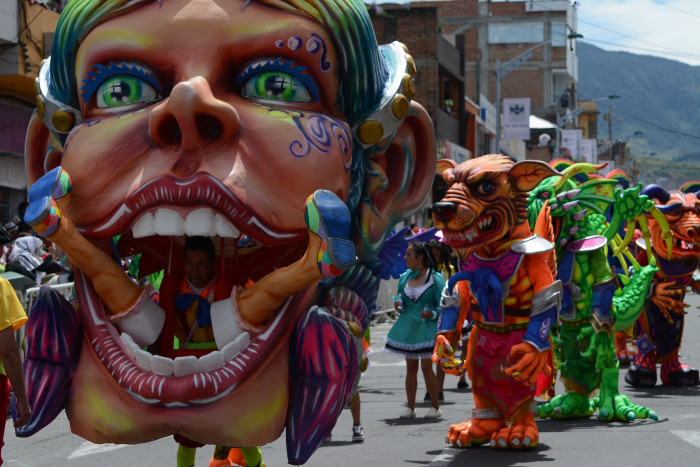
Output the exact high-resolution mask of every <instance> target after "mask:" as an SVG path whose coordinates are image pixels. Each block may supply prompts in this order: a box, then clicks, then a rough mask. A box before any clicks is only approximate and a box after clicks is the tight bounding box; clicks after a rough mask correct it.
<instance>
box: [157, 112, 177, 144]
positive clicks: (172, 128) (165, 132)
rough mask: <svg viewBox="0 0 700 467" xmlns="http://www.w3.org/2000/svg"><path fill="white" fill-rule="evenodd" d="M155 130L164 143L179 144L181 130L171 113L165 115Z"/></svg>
mask: <svg viewBox="0 0 700 467" xmlns="http://www.w3.org/2000/svg"><path fill="white" fill-rule="evenodd" d="M157 131H158V138H159V139H160V141H162V142H163V143H165V144H179V143H180V141H182V130H180V125H178V123H177V120H176V119H175V117H174V116H173V115H170V114H169V115H165V116H164V117H163V119H162V120H161V122H160V125H158V129H157Z"/></svg>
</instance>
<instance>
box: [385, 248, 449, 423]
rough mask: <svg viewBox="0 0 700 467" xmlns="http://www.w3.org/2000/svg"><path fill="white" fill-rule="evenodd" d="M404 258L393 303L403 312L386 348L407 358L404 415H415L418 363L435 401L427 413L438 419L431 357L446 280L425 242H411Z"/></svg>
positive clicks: (429, 392) (439, 414)
mask: <svg viewBox="0 0 700 467" xmlns="http://www.w3.org/2000/svg"><path fill="white" fill-rule="evenodd" d="M404 259H405V260H406V266H407V267H408V269H407V270H406V272H404V273H403V274H402V275H401V277H400V278H399V286H398V296H397V300H396V301H395V303H394V306H395V307H396V309H397V310H398V311H402V313H401V315H400V316H399V319H398V320H396V323H394V325H393V326H392V327H391V330H390V331H389V334H388V335H387V337H386V340H385V342H386V344H385V349H386V350H388V351H389V352H392V353H396V354H399V355H403V356H404V357H405V358H406V396H407V398H408V408H407V409H406V410H405V411H404V412H402V413H401V418H413V417H415V416H416V412H415V403H416V389H417V386H418V364H419V362H420V367H421V370H422V372H423V377H424V378H425V385H426V387H427V389H428V394H429V395H430V402H431V404H432V407H431V408H430V409H429V410H428V413H426V414H425V416H426V418H438V417H440V416H442V413H441V412H440V406H439V402H438V381H437V378H436V376H435V373H434V372H433V363H432V361H431V360H430V357H431V355H432V354H433V347H434V346H435V334H436V333H437V319H438V317H439V316H440V294H441V293H442V289H443V288H444V286H445V279H444V278H443V276H442V274H440V273H439V272H437V271H436V270H435V261H434V259H433V256H432V253H431V251H430V248H429V247H428V246H427V245H426V244H425V243H411V244H410V245H409V246H408V248H407V250H406V255H405V256H404ZM401 308H403V309H402V310H401Z"/></svg>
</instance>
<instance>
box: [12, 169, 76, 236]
mask: <svg viewBox="0 0 700 467" xmlns="http://www.w3.org/2000/svg"><path fill="white" fill-rule="evenodd" d="M72 189H73V185H72V184H71V179H70V176H69V175H68V173H67V172H66V171H64V170H63V169H62V168H61V166H58V167H56V168H55V169H53V170H51V171H49V172H47V173H46V174H45V175H44V176H43V177H41V178H40V179H39V180H37V181H36V182H35V183H34V185H32V187H31V188H30V189H29V192H28V193H27V199H28V200H29V207H28V208H27V211H26V212H25V214H24V220H25V221H26V222H27V223H28V224H29V225H31V226H32V228H33V229H34V231H36V233H37V234H38V235H39V236H41V237H49V236H51V235H53V233H54V232H55V231H56V229H57V228H58V224H59V222H60V220H61V213H60V211H59V209H58V206H57V205H56V200H57V199H60V198H63V197H64V196H67V195H68V194H69V193H70V192H71V190H72Z"/></svg>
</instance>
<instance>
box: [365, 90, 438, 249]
mask: <svg viewBox="0 0 700 467" xmlns="http://www.w3.org/2000/svg"><path fill="white" fill-rule="evenodd" d="M435 161H436V150H435V133H434V131H433V123H432V121H431V120H430V117H429V116H428V113H427V112H426V111H425V109H424V108H423V107H422V106H421V105H420V104H418V103H416V102H411V108H410V111H409V113H408V116H407V117H406V119H405V120H404V122H403V124H402V125H401V126H400V127H399V129H398V130H397V132H396V136H395V137H394V138H393V139H392V140H391V142H390V143H388V144H387V145H385V146H383V147H381V149H380V150H378V151H376V152H374V153H371V154H370V155H369V161H368V166H367V169H366V171H365V178H364V190H363V196H362V199H360V202H359V204H358V207H357V211H356V212H355V229H354V234H353V235H354V241H355V245H356V248H357V254H358V256H359V257H360V260H362V261H366V260H369V259H372V258H374V257H375V256H376V254H377V253H378V252H379V250H380V249H381V247H382V245H383V243H384V240H385V239H386V238H387V236H388V235H389V233H390V232H391V229H392V228H393V227H394V226H395V225H396V224H397V223H398V222H400V221H402V220H404V219H405V218H407V217H408V216H410V215H411V214H413V213H414V212H416V211H417V210H418V209H419V208H420V207H421V206H423V203H424V202H425V200H426V198H427V197H428V194H429V192H430V187H431V186H432V183H433V179H434V177H435Z"/></svg>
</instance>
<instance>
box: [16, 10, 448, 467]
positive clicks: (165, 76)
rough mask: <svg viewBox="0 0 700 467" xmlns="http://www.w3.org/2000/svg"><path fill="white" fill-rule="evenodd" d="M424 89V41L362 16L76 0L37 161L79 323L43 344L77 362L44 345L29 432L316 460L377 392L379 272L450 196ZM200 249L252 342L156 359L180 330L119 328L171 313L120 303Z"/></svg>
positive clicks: (42, 86)
mask: <svg viewBox="0 0 700 467" xmlns="http://www.w3.org/2000/svg"><path fill="white" fill-rule="evenodd" d="M415 73H416V69H415V64H414V62H413V58H412V57H411V56H410V55H409V53H408V50H407V49H406V47H405V46H404V45H402V44H400V43H398V42H394V43H392V44H389V45H383V46H378V44H377V42H376V38H375V36H374V32H373V29H372V24H371V21H370V18H369V15H368V13H367V10H366V7H365V5H364V3H363V2H361V1H359V0H160V1H156V0H72V1H71V2H69V3H68V5H67V7H66V8H65V10H64V11H63V13H62V15H61V17H60V20H59V23H58V27H57V29H56V33H55V40H54V44H53V49H52V55H51V57H50V58H49V59H47V60H46V61H45V62H44V63H43V65H42V67H41V72H40V78H39V81H38V90H37V93H38V95H37V112H36V113H35V116H34V118H33V119H32V121H31V123H30V127H29V130H28V135H27V146H26V160H27V174H28V175H27V176H28V182H29V185H30V187H32V188H31V189H30V195H29V197H30V202H32V203H33V208H32V209H30V210H29V212H28V216H29V217H30V219H29V220H30V221H32V223H33V225H34V226H35V229H36V230H37V231H38V232H39V231H42V234H43V235H44V236H48V237H49V238H52V239H53V240H54V241H55V242H56V243H57V244H58V245H59V246H61V247H62V248H63V249H64V250H66V252H67V253H68V256H69V258H70V259H71V262H72V264H73V266H74V268H75V269H76V275H75V276H76V289H77V296H78V303H77V305H76V307H77V309H78V312H77V313H78V315H77V316H78V318H79V319H78V320H71V319H68V321H69V322H68V323H67V324H66V323H63V324H61V323H56V322H55V321H57V320H58V318H56V316H52V317H50V318H48V319H46V320H44V321H46V322H44V323H41V322H38V323H36V325H35V328H32V329H30V331H31V332H33V333H35V334H37V335H39V336H41V332H40V331H38V330H37V329H38V328H42V329H44V332H45V334H44V336H45V339H44V340H46V339H47V337H46V336H47V335H48V334H51V332H53V333H54V334H55V335H54V336H53V338H55V339H57V340H59V341H60V345H58V346H57V347H56V348H58V349H59V351H58V354H52V353H51V352H50V351H48V350H47V349H46V347H47V346H40V345H39V344H38V343H36V342H35V345H32V344H30V349H29V352H28V356H29V360H30V361H31V360H32V356H34V357H35V358H33V360H34V361H35V363H34V365H35V367H34V368H33V369H31V368H30V372H29V373H30V375H28V376H27V380H28V381H30V379H31V374H34V375H36V376H37V377H38V376H39V375H43V378H44V379H43V380H44V381H45V382H46V381H47V380H46V378H53V383H54V384H51V385H49V386H46V385H45V386H43V387H42V388H39V389H37V390H36V391H34V392H32V391H31V390H30V393H32V394H33V396H32V395H31V394H30V397H33V399H34V400H35V403H36V404H44V405H43V406H42V408H43V410H42V413H43V414H44V415H42V414H39V412H40V411H39V410H35V412H36V413H37V415H35V418H34V419H33V420H32V422H30V424H29V425H28V426H27V427H25V428H24V429H21V430H20V431H19V432H18V433H19V434H20V435H29V434H32V433H33V432H35V431H36V430H38V429H40V428H41V427H42V426H44V425H45V424H46V423H48V422H50V419H51V418H52V417H51V416H50V414H52V413H58V412H60V410H61V409H63V408H64V407H65V409H66V413H67V415H68V418H69V420H70V423H71V429H72V431H73V432H74V433H76V434H78V435H80V436H82V437H83V438H85V439H88V440H90V441H92V442H96V443H104V442H114V443H140V442H146V441H150V440H153V439H157V438H161V437H164V436H169V435H173V434H176V433H178V434H180V435H183V436H186V437H188V438H190V439H192V440H195V441H197V442H201V443H207V444H215V443H216V444H226V445H233V446H254V445H262V444H265V443H268V442H270V441H273V440H274V439H276V438H278V437H279V436H280V434H281V433H282V431H283V430H284V429H285V427H286V429H287V445H288V455H289V459H290V462H293V463H303V462H305V461H306V460H307V459H308V457H309V456H310V455H311V453H312V452H313V451H314V450H315V449H316V447H317V446H318V445H319V444H320V443H321V441H322V439H323V438H324V437H325V436H326V434H327V433H329V432H330V430H331V429H332V427H333V425H334V424H335V421H336V419H337V417H338V415H339V413H340V411H341V410H342V408H343V406H344V405H345V404H347V403H348V401H349V400H350V398H351V395H352V392H353V385H356V382H357V374H358V371H357V368H356V367H357V366H359V362H358V358H357V356H356V353H355V352H356V351H355V350H354V349H353V348H352V347H353V346H352V342H350V341H353V339H354V341H356V340H357V339H356V338H354V337H353V334H354V335H355V336H356V335H358V334H359V332H357V331H358V324H359V328H360V330H361V327H362V326H365V325H366V324H367V312H368V309H371V306H372V305H373V301H374V299H375V297H376V293H377V289H378V279H377V271H376V265H377V263H378V260H377V255H378V253H379V251H380V250H381V248H382V245H383V243H384V241H385V239H386V238H387V236H388V235H389V234H390V232H391V229H392V227H393V226H394V225H395V224H396V223H397V222H399V221H401V220H403V219H404V218H405V217H407V216H408V215H410V214H411V213H413V212H415V211H416V210H418V209H419V208H420V206H421V205H422V204H423V202H424V200H425V197H426V196H427V194H428V191H429V188H430V185H431V183H432V180H433V174H434V169H435V158H436V156H435V137H434V133H433V129H432V123H431V120H430V118H429V116H428V114H427V112H426V111H425V110H424V109H423V108H422V107H421V106H420V105H419V104H418V103H416V102H415V101H413V100H412V98H413V95H414V93H415V83H414V75H415ZM338 203H340V208H339V207H338ZM324 216H325V217H324ZM345 217H346V218H347V219H345ZM57 226H58V227H57ZM193 235H203V236H208V237H210V238H212V240H213V243H214V244H215V246H216V255H217V259H216V261H217V271H218V272H217V274H219V275H221V276H225V277H226V278H228V279H229V280H230V281H231V282H232V284H233V286H234V290H233V294H232V298H228V299H227V300H224V302H227V303H229V305H225V306H227V307H229V308H232V309H233V318H231V319H230V320H229V321H231V322H232V323H233V324H232V328H234V329H238V331H237V332H236V333H233V334H231V335H230V336H228V339H227V340H228V342H226V340H225V341H224V342H223V343H222V344H219V340H218V337H217V345H218V347H219V348H218V349H215V350H211V351H202V352H200V353H199V354H198V353H196V352H194V351H192V352H189V353H188V352H184V353H183V354H182V355H183V357H180V359H178V353H177V351H174V353H167V354H166V355H155V354H154V353H151V352H153V350H152V349H154V348H158V344H159V341H158V339H159V338H160V337H161V336H159V332H160V329H161V328H162V323H163V319H164V318H163V317H162V316H160V315H159V316H160V317H159V318H157V319H154V320H151V321H148V320H146V321H145V322H144V323H138V324H137V326H132V328H130V329H131V330H130V331H129V333H127V334H131V333H132V330H133V334H134V335H136V334H139V336H140V337H139V338H136V337H134V336H133V335H132V336H131V337H128V336H127V337H125V336H124V334H125V332H124V329H122V328H121V327H120V323H119V320H118V319H117V320H115V317H116V318H119V317H120V316H121V315H122V314H126V312H125V310H127V311H129V310H130V311H129V312H133V310H134V309H135V308H138V306H143V307H145V308H148V307H150V306H151V305H150V304H149V303H150V298H149V297H148V296H147V295H148V294H146V293H145V292H143V290H139V291H138V293H137V294H136V295H138V299H137V300H134V299H133V296H134V293H133V291H130V292H128V293H124V292H123V290H122V289H119V288H118V287H117V286H116V285H114V286H113V284H117V283H119V284H124V287H125V288H124V290H127V291H129V290H131V288H130V287H131V286H130V285H129V284H133V281H131V279H130V278H128V277H127V276H126V274H125V273H123V271H122V270H121V266H119V267H118V270H117V271H116V273H115V264H118V262H117V261H118V260H119V258H125V257H136V256H137V255H138V256H139V258H140V260H139V272H138V277H139V278H140V277H143V276H145V275H147V274H149V273H152V272H154V271H159V270H166V271H168V272H170V273H172V274H177V273H178V272H179V273H180V274H184V269H185V266H184V264H183V260H182V258H183V245H184V242H185V239H186V238H187V237H189V236H193ZM313 238H320V239H321V240H322V244H321V245H320V246H319V245H318V243H319V242H318V241H316V243H315V244H314V245H312V243H313V242H312V239H313ZM348 244H349V246H348ZM312 246H314V248H315V249H314V248H311V247H312ZM98 253H99V254H98ZM334 255H335V256H334ZM341 256H344V259H343V258H340V259H339V257H341ZM308 258H311V259H312V261H311V263H310V264H311V265H312V267H311V268H308V267H307V266H308V264H309V263H308V262H307V263H305V264H306V266H305V265H303V264H301V262H303V261H305V260H306V259H308ZM329 258H330V259H329ZM356 258H357V260H356V261H355V259H356ZM317 259H318V261H317ZM342 263H344V266H343V267H342V268H340V270H339V269H338V268H335V269H334V268H333V266H334V265H335V266H337V264H342ZM353 263H354V265H353ZM343 269H346V270H345V272H344V273H342V274H341V272H342V270H343ZM313 271H315V272H316V273H317V274H316V275H315V276H314V273H313ZM318 271H321V274H318ZM328 271H330V273H328ZM300 278H305V279H304V280H301V281H300ZM246 284H254V285H253V286H250V287H249V288H247V289H245V288H244V287H245V286H246ZM260 284H264V286H263V285H260ZM258 285H260V287H257V288H256V286H258ZM251 290H253V291H254V292H251ZM142 292H143V293H142ZM163 293H164V292H163V290H161V302H163V300H164V298H163V297H162V295H163ZM126 297H131V298H129V299H127V298H126ZM134 302H136V303H134ZM231 302H233V304H232V305H231V304H230V303H231ZM215 305H216V304H215ZM54 308H56V307H54ZM244 308H245V309H246V310H247V312H246V313H247V314H244V313H243V312H242V310H243V309H244ZM165 313H166V318H165V322H166V323H167V310H166V312H165ZM55 314H56V313H54V315H55ZM65 314H66V315H70V311H66V312H65ZM141 314H142V315H145V314H146V312H145V311H144V312H142V313H141ZM211 315H212V319H213V316H214V305H212V311H211ZM336 316H338V317H342V318H344V319H345V321H346V322H347V324H346V322H341V321H340V320H338V319H337V318H336ZM47 323H48V324H47ZM338 323H340V324H338ZM229 324H231V323H229ZM62 326H63V327H64V328H65V330H66V332H64V333H62V334H61V333H60V332H59V331H52V329H62ZM149 326H153V327H154V329H152V330H150V331H148V330H147V328H148V327H149ZM163 329H164V328H163ZM243 331H245V332H243ZM66 336H70V337H66ZM144 336H145V337H144ZM348 336H349V337H350V338H353V339H349V337H348ZM166 337H167V339H171V336H166ZM161 340H162V339H161ZM171 340H172V339H171ZM348 342H350V343H348ZM161 344H162V342H161ZM222 347H223V348H222ZM171 350H172V349H171ZM33 352H34V353H33ZM37 362H42V363H41V364H40V363H37ZM42 365H43V366H42ZM54 372H55V373H54ZM52 375H54V376H52ZM334 378H335V379H334ZM59 380H60V381H59ZM32 384H33V383H32ZM37 384H38V383H37ZM43 390H48V392H47V393H41V391H43ZM41 400H43V401H44V402H41ZM46 414H49V415H46ZM54 416H55V415H54ZM42 417H43V418H42Z"/></svg>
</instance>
